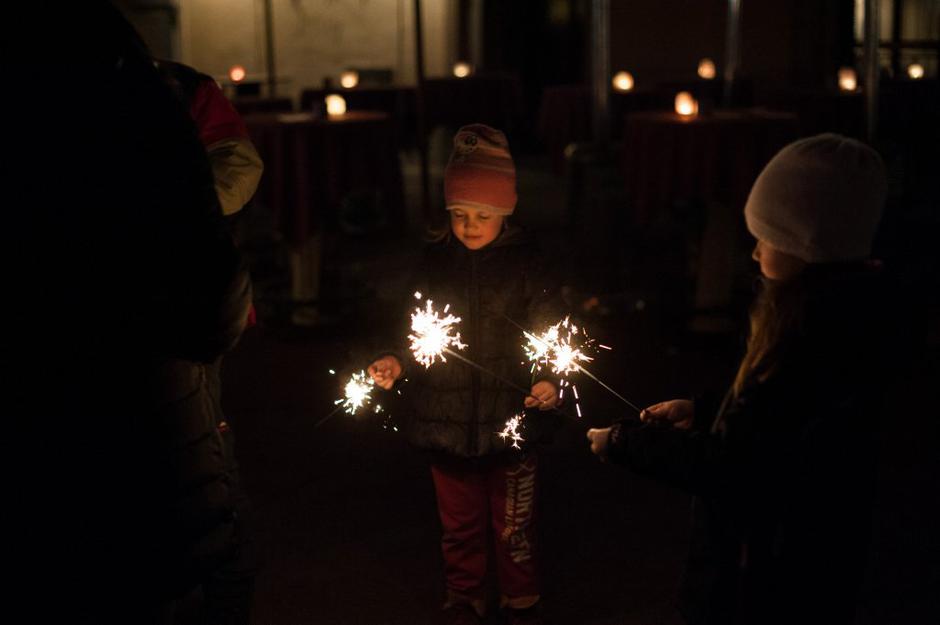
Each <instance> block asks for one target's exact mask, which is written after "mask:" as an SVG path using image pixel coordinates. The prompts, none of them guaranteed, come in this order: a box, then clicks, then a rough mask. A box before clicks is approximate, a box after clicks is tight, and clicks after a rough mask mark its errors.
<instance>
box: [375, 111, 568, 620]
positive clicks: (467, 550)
mask: <svg viewBox="0 0 940 625" xmlns="http://www.w3.org/2000/svg"><path fill="white" fill-rule="evenodd" d="M444 197H445V200H446V208H447V210H448V212H449V213H450V230H449V232H448V233H447V234H446V236H444V237H443V238H442V239H441V240H440V241H437V242H435V243H433V244H431V245H430V247H429V248H428V249H427V250H426V252H425V254H424V257H423V260H422V262H421V264H420V266H419V271H418V276H420V278H419V280H418V281H417V283H416V284H415V285H414V286H415V287H416V288H417V290H418V291H420V292H421V293H423V294H424V296H425V297H428V298H431V299H433V300H434V301H436V302H440V303H441V304H442V305H443V304H444V303H447V304H450V312H452V313H453V314H455V315H457V316H459V317H461V319H462V321H461V335H462V338H463V340H464V342H465V343H466V344H467V346H468V347H467V348H466V350H465V352H464V353H465V355H466V356H467V358H469V359H470V360H472V361H474V362H477V363H481V364H483V365H484V366H485V367H487V368H488V369H490V370H492V371H493V372H495V373H496V374H498V375H499V376H500V377H501V378H503V379H507V380H511V381H512V382H514V383H515V385H516V386H517V387H520V386H521V387H523V388H529V389H530V391H529V395H528V396H524V395H523V394H522V393H520V392H517V391H516V390H515V389H513V388H512V387H510V386H508V385H506V384H504V383H502V382H501V381H500V380H499V379H497V378H496V377H492V376H488V375H485V374H481V373H480V372H479V371H477V370H476V369H472V368H470V367H469V366H467V365H466V364H464V363H462V362H460V361H459V360H457V359H449V360H448V361H447V362H442V363H438V364H435V365H434V366H433V367H430V368H428V369H425V368H424V367H411V366H408V364H407V363H408V361H407V360H406V359H405V358H404V357H403V354H406V353H408V352H407V349H406V348H404V347H403V348H402V349H401V350H398V351H397V352H391V353H386V354H385V355H384V356H382V357H380V358H378V359H377V360H376V361H375V362H373V363H372V365H371V366H370V367H369V373H370V375H371V376H372V379H373V380H375V382H376V383H377V384H378V385H379V386H381V387H383V388H386V389H388V388H391V387H392V386H393V385H394V383H395V381H396V380H398V379H401V378H402V377H403V376H404V374H405V373H407V377H408V379H409V384H408V393H407V394H408V398H409V400H410V404H411V405H412V407H413V408H412V414H411V415H410V417H411V418H410V424H409V427H408V432H409V440H410V441H411V442H412V443H413V444H414V445H415V446H417V447H418V448H419V449H423V450H427V451H429V452H430V455H431V475H432V478H433V481H434V486H435V490H436V493H437V504H438V512H439V514H440V518H441V524H442V525H443V530H444V535H443V540H442V548H443V555H444V568H445V578H446V586H447V598H446V601H445V604H444V615H443V616H444V620H445V622H447V623H480V622H482V620H481V619H482V618H483V616H484V614H485V611H486V585H485V581H486V580H485V575H486V570H487V562H486V557H487V536H488V535H489V534H490V530H491V529H492V535H493V536H494V539H495V540H494V542H495V549H494V551H495V555H496V567H495V568H496V570H497V572H498V576H499V588H500V593H501V596H502V597H501V605H502V607H503V608H505V609H506V611H507V616H508V619H509V622H510V623H515V624H522V623H540V622H541V616H540V607H539V599H540V590H539V583H538V579H537V568H536V564H537V551H536V544H535V537H536V532H535V510H536V505H535V495H536V469H537V466H538V462H537V456H536V454H535V449H534V447H533V446H532V445H531V444H526V445H524V448H523V449H522V450H519V449H515V448H513V447H512V446H511V443H512V441H507V440H505V439H504V438H502V437H500V436H499V432H500V431H501V430H502V429H503V427H504V424H505V423H506V421H507V420H508V419H509V418H510V417H512V416H513V415H515V414H519V413H520V412H522V411H523V410H524V409H526V408H529V409H531V411H530V412H531V413H532V414H529V415H528V416H527V418H526V420H525V423H526V424H527V430H526V432H525V433H524V437H525V438H526V439H527V443H534V442H537V441H538V440H545V438H546V437H547V436H548V429H549V426H550V425H552V424H551V423H550V421H549V417H548V414H549V413H547V412H546V411H548V410H549V409H551V408H554V407H555V406H556V404H557V403H558V387H557V380H554V379H551V378H542V379H535V380H533V379H532V378H531V374H530V372H529V370H528V367H526V366H525V365H523V364H521V362H520V361H521V354H520V347H519V344H520V331H519V329H518V328H517V327H516V326H515V325H514V323H518V324H520V325H523V326H525V327H541V326H543V325H547V324H548V323H551V322H553V321H555V320H557V319H558V318H559V317H560V316H561V311H562V308H561V306H560V300H559V299H558V298H557V296H556V294H557V288H556V287H555V285H552V284H550V283H549V282H548V280H547V278H548V277H549V276H551V275H552V274H551V273H550V272H548V271H546V270H545V268H544V265H543V264H542V263H541V261H540V254H539V253H538V251H537V248H536V246H535V245H534V242H533V241H532V239H531V238H529V237H527V236H526V235H525V234H524V233H523V232H522V231H521V230H520V229H519V228H516V227H514V226H510V225H509V224H508V222H507V218H508V217H509V216H510V215H512V213H513V211H514V210H515V207H516V170H515V165H514V164H513V160H512V156H511V155H510V153H509V144H508V142H507V140H506V137H505V135H504V134H503V133H502V132H500V131H499V130H496V129H493V128H490V127H488V126H484V125H481V124H474V125H471V126H465V127H463V128H461V129H460V130H459V131H458V132H457V135H456V136H455V137H454V148H453V152H452V153H451V157H450V161H449V163H448V164H447V169H446V170H445V174H444ZM413 301H414V300H412V302H413ZM405 334H407V332H406V333H404V334H403V335H402V336H404V335H405ZM406 370H407V371H406Z"/></svg>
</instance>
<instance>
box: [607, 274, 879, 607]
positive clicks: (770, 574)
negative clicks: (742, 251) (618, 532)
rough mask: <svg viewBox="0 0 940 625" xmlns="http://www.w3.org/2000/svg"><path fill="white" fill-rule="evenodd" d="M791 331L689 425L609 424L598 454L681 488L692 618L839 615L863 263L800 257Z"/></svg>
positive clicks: (863, 496) (871, 291)
mask: <svg viewBox="0 0 940 625" xmlns="http://www.w3.org/2000/svg"><path fill="white" fill-rule="evenodd" d="M805 279H806V280H807V284H808V289H809V299H808V303H807V308H806V317H805V321H804V324H803V328H802V331H801V332H800V334H799V336H798V337H796V339H795V340H794V341H793V342H792V343H791V344H790V346H789V348H788V349H787V351H786V352H785V354H784V355H783V356H782V359H781V364H780V366H779V367H778V369H777V370H776V372H775V373H774V374H772V375H771V377H770V378H768V379H766V380H765V381H763V382H760V383H758V382H752V383H750V384H748V385H746V387H745V388H744V389H743V390H742V392H741V393H740V394H739V396H738V397H736V398H735V397H733V396H731V395H729V396H728V397H727V398H726V400H725V401H724V402H722V403H723V404H724V405H722V406H720V407H719V404H718V402H715V401H710V400H708V399H704V398H703V399H700V400H698V401H697V402H696V406H695V422H694V425H693V427H692V428H691V429H690V430H677V429H673V428H670V427H668V426H661V425H645V426H638V425H636V424H635V423H631V422H626V421H625V422H622V423H621V424H619V425H617V426H615V427H614V429H613V431H612V433H611V458H612V459H613V460H614V461H615V462H619V463H622V464H625V465H627V466H629V467H630V468H632V469H633V470H635V471H636V472H638V473H641V474H644V475H649V476H652V477H655V478H657V479H660V480H663V481H665V482H667V483H669V484H672V485H674V486H677V487H679V488H682V489H684V490H686V491H688V492H690V493H692V494H693V495H695V497H694V500H693V517H692V538H691V545H690V552H689V558H688V562H687V566H686V571H685V575H684V578H683V583H682V589H681V593H680V604H681V608H682V611H683V614H684V615H685V617H686V620H687V621H688V622H689V623H694V624H709V625H711V624H715V625H717V624H723V625H728V624H736V623H747V624H755V625H756V624H773V623H826V624H827V625H833V624H839V623H845V624H848V623H851V622H853V618H854V610H855V602H856V596H855V595H856V593H857V590H858V588H859V584H860V581H861V574H862V572H863V570H864V564H865V557H866V547H867V541H868V536H869V531H870V514H871V511H870V507H871V489H872V488H873V468H874V450H873V433H874V430H875V426H876V422H877V420H878V419H879V417H880V415H881V408H882V392H883V388H884V386H885V376H884V372H885V370H886V366H887V363H886V360H887V359H886V353H887V342H886V340H885V339H886V336H888V335H889V334H890V333H889V332H887V328H888V325H887V322H888V316H887V314H886V313H885V309H886V307H885V306H884V305H883V303H882V302H883V301H884V299H885V298H884V293H883V288H882V285H881V282H882V280H881V278H880V277H879V276H878V275H877V274H876V272H874V271H872V270H871V269H869V268H867V267H864V266H838V267H810V269H808V270H807V275H806V276H805Z"/></svg>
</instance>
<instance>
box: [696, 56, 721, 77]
mask: <svg viewBox="0 0 940 625" xmlns="http://www.w3.org/2000/svg"><path fill="white" fill-rule="evenodd" d="M716 73H717V72H716V71H715V62H714V61H712V60H711V59H709V58H705V59H702V60H701V61H699V62H698V77H699V78H702V79H703V80H712V79H714V78H715V75H716Z"/></svg>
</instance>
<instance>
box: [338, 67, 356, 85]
mask: <svg viewBox="0 0 940 625" xmlns="http://www.w3.org/2000/svg"><path fill="white" fill-rule="evenodd" d="M339 84H341V85H343V88H344V89H354V88H355V87H356V85H358V84H359V72H355V71H353V70H347V71H345V72H343V73H342V74H340V75H339Z"/></svg>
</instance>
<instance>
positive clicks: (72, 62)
mask: <svg viewBox="0 0 940 625" xmlns="http://www.w3.org/2000/svg"><path fill="white" fill-rule="evenodd" d="M37 4H38V3H37ZM64 6H65V5H63V7H64ZM25 10H26V9H25V7H24V11H25ZM63 10H64V11H65V13H64V14H63V15H61V16H59V19H56V20H52V21H50V20H49V19H48V15H44V14H43V13H42V10H41V6H37V7H33V6H32V5H30V7H29V9H28V11H27V13H28V14H27V15H24V16H23V18H22V19H20V20H16V22H17V24H18V26H17V28H19V29H22V30H23V31H24V32H25V33H28V35H29V36H28V37H25V38H24V40H23V42H21V44H20V46H19V47H13V48H11V50H9V54H7V52H8V50H7V49H6V44H7V41H6V40H5V41H4V55H3V57H4V59H5V61H6V60H10V61H11V68H10V69H11V72H14V73H13V76H15V77H16V78H11V79H14V80H15V81H16V82H17V84H20V85H21V86H22V87H23V89H24V90H26V91H28V92H30V93H31V94H32V96H31V97H30V98H27V99H24V100H23V101H22V104H23V106H21V107H20V108H18V109H17V110H16V113H17V114H16V115H13V117H15V118H16V119H18V120H19V121H18V125H17V126H16V127H14V128H11V129H10V132H9V133H8V137H7V145H8V149H9V150H10V151H11V153H12V154H15V155H16V159H15V168H14V169H13V171H12V172H11V174H12V176H11V178H12V179H15V180H16V184H15V185H14V186H12V187H11V188H10V197H9V203H8V207H9V211H8V212H9V221H10V223H9V227H7V228H4V245H3V246H2V247H3V248H4V249H5V250H6V251H7V252H8V253H11V255H12V256H13V257H14V259H15V260H14V261H13V262H4V263H3V264H2V266H3V267H4V271H5V274H4V279H3V283H4V285H5V286H6V288H7V289H9V292H10V293H13V294H15V296H16V302H15V303H13V304H12V305H9V306H6V307H5V313H6V320H5V323H4V328H6V329H7V340H6V341H5V348H6V350H7V356H8V358H9V359H10V362H14V363H16V366H15V367H14V368H13V369H12V370H8V373H7V376H6V382H7V383H8V384H9V386H8V390H7V392H5V393H4V402H5V405H4V412H5V416H6V419H7V424H8V426H7V428H6V431H5V436H4V437H3V453H2V454H0V456H2V458H3V463H4V466H3V469H2V471H0V474H2V475H3V477H4V488H3V491H4V492H5V493H10V497H11V498H12V499H13V502H14V503H13V505H10V506H5V508H6V510H7V511H8V512H9V514H6V515H5V517H6V518H5V523H4V524H5V525H7V524H9V529H8V531H7V532H8V533H5V535H6V536H7V538H8V544H10V550H9V552H8V553H7V554H6V556H7V557H6V563H7V566H8V567H9V569H10V570H11V571H14V574H13V577H14V582H13V584H14V585H13V586H12V587H10V588H8V591H9V592H10V594H11V596H17V597H18V600H20V601H22V602H23V603H24V605H30V606H32V607H31V612H32V617H31V618H33V620H36V621H37V622H56V619H53V618H52V617H51V615H47V614H45V611H50V612H52V611H55V610H56V609H57V608H61V609H63V610H66V611H67V613H68V618H67V619H61V620H68V621H69V622H74V623H81V622H85V621H88V622H99V623H100V622H107V621H109V619H110V618H111V616H113V615H107V614H105V613H104V611H106V610H114V611H122V610H123V614H122V622H142V621H143V617H139V615H138V614H136V613H135V612H134V610H136V609H138V608H141V607H142V606H153V605H155V604H157V603H158V602H159V601H161V600H165V599H166V598H167V597H170V596H174V595H179V594H180V593H182V592H184V591H185V590H187V589H188V588H190V587H192V586H193V585H194V584H195V583H197V582H198V581H199V580H200V579H202V578H203V577H204V576H205V575H206V573H208V572H209V571H211V570H213V568H215V567H216V566H218V565H219V563H220V562H222V561H224V560H225V559H226V558H229V557H231V556H232V555H233V550H234V548H235V540H234V534H233V522H232V521H233V519H232V509H233V502H232V501H231V493H230V492H229V489H228V485H227V483H226V479H225V475H224V474H225V464H224V457H223V453H222V452H223V448H222V444H221V439H220V434H219V432H218V431H217V429H216V424H215V420H216V414H215V409H216V404H214V403H213V402H212V401H211V399H210V398H209V396H208V394H207V392H206V384H205V382H206V371H205V368H206V366H207V364H208V363H211V362H213V361H214V360H215V359H217V358H218V357H219V356H220V355H221V354H222V353H223V352H224V351H226V350H228V349H230V348H231V347H232V346H233V345H234V343H235V342H236V340H237V339H238V337H239V335H240V333H241V331H242V329H243V327H244V323H245V319H246V316H247V310H248V306H249V301H250V296H251V288H250V282H249V279H248V275H247V272H246V270H245V267H244V266H243V264H242V262H241V259H240V257H239V254H238V253H237V251H236V249H235V247H234V245H233V243H232V241H231V238H230V237H229V236H228V234H227V232H226V229H225V224H224V222H223V218H222V214H221V210H220V208H219V205H218V200H217V198H216V195H215V190H214V186H213V180H212V173H211V170H210V168H209V163H208V161H207V159H206V155H205V150H204V148H203V147H202V145H201V144H200V143H199V141H198V139H197V137H196V132H195V128H194V127H193V124H192V121H191V120H190V119H189V115H188V112H187V111H186V110H185V109H184V108H183V107H182V106H180V104H179V102H178V101H177V99H176V98H175V96H174V94H173V93H172V92H171V91H170V89H169V88H168V87H167V86H166V85H165V84H164V83H163V81H162V80H161V78H160V76H159V75H158V74H157V72H156V70H155V69H154V67H153V65H152V62H151V60H150V58H149V56H148V55H147V54H146V51H145V50H143V49H142V47H141V46H140V45H139V42H138V41H136V39H135V37H134V36H133V34H132V32H131V31H130V27H129V26H128V25H127V24H126V23H124V21H123V19H122V18H120V16H119V14H118V13H117V12H116V10H115V9H113V7H111V6H110V5H109V4H108V3H82V6H81V7H78V6H75V7H73V8H68V9H63ZM47 31H51V32H47ZM4 69H5V71H6V69H7V67H6V65H5V66H4ZM65 93H71V94H76V93H82V96H81V97H79V98H75V99H73V101H72V102H71V103H70V104H69V105H68V106H63V105H62V94H65ZM17 104H19V103H17Z"/></svg>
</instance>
